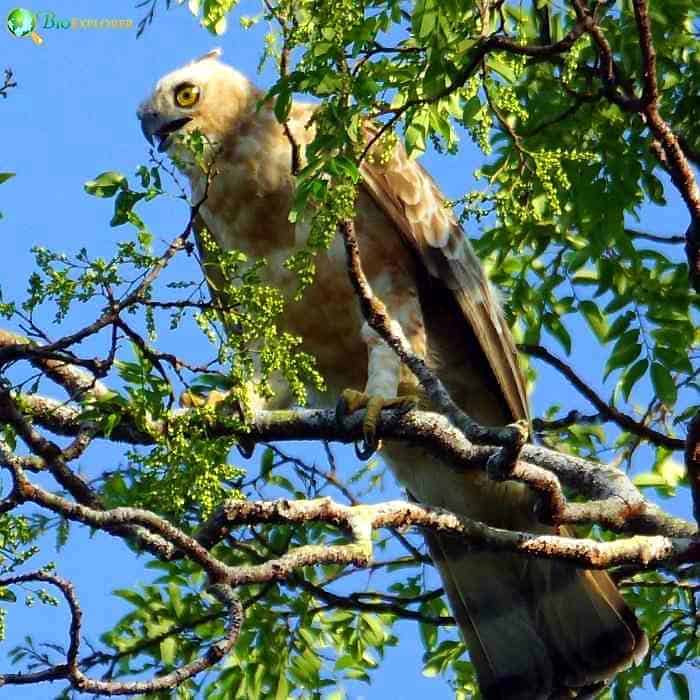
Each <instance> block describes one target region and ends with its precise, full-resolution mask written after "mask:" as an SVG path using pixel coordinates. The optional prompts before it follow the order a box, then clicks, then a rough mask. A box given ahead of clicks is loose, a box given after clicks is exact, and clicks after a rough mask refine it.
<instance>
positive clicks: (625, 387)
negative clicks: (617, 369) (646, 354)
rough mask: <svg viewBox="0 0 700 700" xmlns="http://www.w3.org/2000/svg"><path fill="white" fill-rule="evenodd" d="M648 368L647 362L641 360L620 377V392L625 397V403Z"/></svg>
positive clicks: (644, 359)
mask: <svg viewBox="0 0 700 700" xmlns="http://www.w3.org/2000/svg"><path fill="white" fill-rule="evenodd" d="M648 366H649V360H647V359H646V358H643V359H641V360H639V361H637V362H635V363H634V364H633V365H632V366H631V367H629V368H628V369H626V370H625V371H624V373H623V375H622V377H620V390H621V391H622V395H623V396H624V397H625V401H628V400H629V397H630V393H631V392H632V389H633V387H634V385H635V384H636V383H637V382H638V381H639V380H640V379H641V378H642V377H643V376H644V373H645V372H646V371H647V367H648Z"/></svg>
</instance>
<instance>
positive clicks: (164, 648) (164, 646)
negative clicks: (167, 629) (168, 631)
mask: <svg viewBox="0 0 700 700" xmlns="http://www.w3.org/2000/svg"><path fill="white" fill-rule="evenodd" d="M176 654H177V639H176V638H175V637H166V638H165V639H163V640H162V641H161V643H160V658H161V660H162V661H163V663H164V664H165V665H166V666H172V665H173V664H174V663H175V656H176Z"/></svg>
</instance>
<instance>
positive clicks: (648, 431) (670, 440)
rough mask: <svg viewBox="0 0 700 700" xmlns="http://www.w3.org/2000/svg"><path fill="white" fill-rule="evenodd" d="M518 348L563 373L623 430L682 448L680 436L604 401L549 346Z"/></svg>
mask: <svg viewBox="0 0 700 700" xmlns="http://www.w3.org/2000/svg"><path fill="white" fill-rule="evenodd" d="M518 350H520V351H521V352H524V353H525V354H526V355H530V356H531V357H536V358H538V359H540V360H543V361H544V362H546V363H547V364H548V365H551V366H552V367H554V368H555V369H556V370H558V371H559V372H560V373H561V374H563V375H564V376H565V377H566V378H567V379H568V380H569V382H570V383H571V385H572V386H573V387H574V388H575V389H576V390H577V391H578V392H579V393H580V394H581V395H582V396H584V397H585V398H586V399H587V400H588V401H589V402H590V403H591V404H592V405H593V406H594V407H595V408H596V410H597V411H598V413H599V414H600V415H601V416H602V417H603V418H605V419H607V420H610V421H613V422H614V423H616V424H617V425H619V426H620V427H621V428H622V429H623V430H626V431H628V432H630V433H632V434H634V435H638V436H639V437H641V438H644V439H645V440H648V441H649V442H651V443H653V444H654V445H659V446H661V447H666V448H668V449H670V450H682V449H683V448H684V446H685V443H684V441H683V440H681V439H680V438H674V437H671V436H670V435H665V434H664V433H660V432H658V430H654V429H653V428H650V427H649V426H647V425H644V423H640V422H639V421H636V420H634V418H632V417H631V416H628V415H627V414H626V413H622V412H621V411H618V410H617V409H616V408H615V407H614V406H611V405H610V404H609V403H608V402H607V401H604V400H603V399H602V398H601V397H600V396H598V394H596V392H595V391H593V389H591V387H590V384H588V383H586V382H585V381H584V380H583V379H581V378H580V377H579V376H578V375H577V374H576V372H574V370H573V368H572V367H571V366H570V365H567V364H566V363H565V362H564V361H562V360H560V359H559V358H558V357H557V356H556V355H553V354H552V353H551V352H549V350H547V348H545V347H542V346H541V345H528V344H520V345H518Z"/></svg>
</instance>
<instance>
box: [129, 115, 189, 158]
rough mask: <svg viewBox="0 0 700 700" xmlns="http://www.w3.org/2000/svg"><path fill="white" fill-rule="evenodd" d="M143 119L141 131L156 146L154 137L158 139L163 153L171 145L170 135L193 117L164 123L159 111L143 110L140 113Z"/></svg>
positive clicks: (159, 150)
mask: <svg viewBox="0 0 700 700" xmlns="http://www.w3.org/2000/svg"><path fill="white" fill-rule="evenodd" d="M138 117H139V120H140V121H141V131H142V132H143V135H144V136H145V137H146V141H148V143H150V144H151V146H155V145H156V144H155V142H154V139H157V140H158V152H159V153H162V152H163V151H165V150H166V149H167V148H168V146H169V145H170V135H171V134H173V133H175V132H176V131H179V130H180V129H182V127H183V126H185V124H187V123H189V122H190V121H192V118H191V117H182V118H181V119H174V120H173V121H170V122H165V123H163V121H162V118H161V116H160V115H159V114H158V113H157V112H142V113H139V115H138Z"/></svg>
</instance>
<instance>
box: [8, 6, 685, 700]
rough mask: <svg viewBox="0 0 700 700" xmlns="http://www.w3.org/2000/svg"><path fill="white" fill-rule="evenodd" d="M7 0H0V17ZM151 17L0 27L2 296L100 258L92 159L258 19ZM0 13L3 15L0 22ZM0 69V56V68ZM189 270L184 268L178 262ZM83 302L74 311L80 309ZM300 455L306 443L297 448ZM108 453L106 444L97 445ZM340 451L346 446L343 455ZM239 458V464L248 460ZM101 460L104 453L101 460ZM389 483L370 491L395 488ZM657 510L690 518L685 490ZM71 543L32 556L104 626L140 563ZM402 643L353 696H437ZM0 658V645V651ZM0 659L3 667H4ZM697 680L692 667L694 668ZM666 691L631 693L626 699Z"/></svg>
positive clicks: (591, 365) (127, 160)
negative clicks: (89, 255) (242, 23)
mask: <svg viewBox="0 0 700 700" xmlns="http://www.w3.org/2000/svg"><path fill="white" fill-rule="evenodd" d="M14 6H15V4H14V2H8V0H0V15H1V16H2V18H4V17H5V16H6V15H7V12H8V11H9V10H10V9H11V8H12V7H14ZM30 7H31V9H32V10H34V11H45V10H50V11H52V12H53V13H55V15H56V16H57V17H59V18H62V19H69V18H73V17H77V18H95V17H97V18H113V17H115V18H130V19H133V20H135V21H136V20H138V19H139V18H140V17H141V13H142V10H136V9H134V8H133V7H131V6H130V4H128V3H123V2H118V1H117V0H101V2H99V3H96V2H95V1H94V0H72V1H71V2H67V1H66V0H56V1H55V2H53V3H52V4H50V5H44V4H42V5H41V6H34V5H31V6H30ZM159 10H160V11H159V13H158V15H157V17H156V20H155V22H154V24H153V25H152V26H151V27H150V28H149V29H147V31H146V33H145V35H144V36H143V37H142V38H141V39H139V40H136V38H135V31H134V30H102V31H100V30H84V31H70V30H56V29H54V30H51V29H47V30H42V29H41V27H39V28H38V31H39V32H40V33H41V34H42V35H43V38H44V44H43V46H41V47H37V46H35V45H34V44H33V43H32V42H31V41H30V40H29V39H24V40H19V39H16V38H13V37H12V36H10V35H9V34H8V33H6V32H4V30H0V42H2V56H3V59H2V60H3V63H4V64H5V65H7V66H11V67H12V68H13V70H14V72H15V77H16V80H17V82H18V84H19V85H18V87H17V88H16V89H15V90H13V91H12V92H11V94H10V96H9V97H8V99H7V100H2V101H0V116H1V118H2V125H3V129H2V134H3V147H2V155H1V157H0V171H12V172H16V173H17V177H16V178H14V179H13V180H11V181H9V182H8V183H6V184H3V185H2V186H1V187H0V211H2V212H3V214H4V217H5V218H4V219H3V220H2V222H0V236H1V240H2V243H3V251H2V258H1V259H0V264H1V265H2V273H1V275H0V281H1V284H2V291H3V295H4V297H5V298H6V299H11V298H18V297H21V296H22V294H23V292H24V290H25V289H26V283H27V277H28V275H29V273H30V272H31V270H32V264H33V258H32V256H31V254H30V248H31V246H33V245H42V246H46V247H48V248H51V249H58V250H66V251H75V250H77V249H78V248H80V247H82V246H86V247H87V248H88V249H89V250H90V251H91V252H93V254H94V255H100V254H102V255H109V254H110V252H111V251H112V250H113V246H114V244H115V242H116V241H118V240H120V239H122V238H124V237H125V236H126V235H128V234H130V232H127V231H125V230H124V229H113V228H110V227H109V226H108V221H109V218H110V216H111V207H112V203H111V201H104V200H98V199H95V198H93V197H89V196H87V195H86V194H85V193H84V192H83V183H84V182H85V181H86V180H89V179H91V178H92V177H94V176H95V175H96V174H98V173H100V172H102V171H105V170H118V171H121V172H124V173H127V174H130V173H133V171H134V170H135V168H136V167H137V166H138V165H139V164H140V163H143V162H145V161H146V160H147V150H146V143H145V141H144V140H143V137H142V135H141V133H140V130H139V128H138V124H137V121H136V117H135V110H136V107H137V105H138V103H139V102H140V101H141V99H143V98H144V97H145V96H146V95H147V94H148V93H149V91H150V89H151V87H152V85H153V84H154V83H155V81H156V80H157V79H158V78H159V77H160V76H161V75H163V74H164V73H166V72H168V71H169V70H171V69H173V68H175V67H177V66H179V65H181V64H182V63H184V62H186V61H188V60H189V59H191V58H192V57H194V56H197V55H199V54H202V53H205V52H206V51H209V50H210V49H212V48H213V47H215V46H222V47H223V49H224V58H225V60H227V61H229V62H231V63H232V64H234V65H235V66H236V67H237V68H239V69H240V70H242V71H243V72H244V73H246V74H248V75H250V76H253V75H255V72H256V67H257V64H258V60H259V57H260V54H261V50H262V42H263V36H264V33H265V31H266V27H265V26H264V25H261V26H259V27H257V28H254V29H253V30H250V31H246V32H244V31H243V30H241V29H239V28H238V26H237V21H236V19H235V18H236V17H238V16H240V15H241V14H256V13H257V12H258V10H259V6H258V5H257V4H255V3H245V2H243V3H241V7H240V9H239V10H238V11H237V12H236V13H234V15H233V20H232V21H231V29H230V31H229V33H228V34H227V35H225V36H224V37H221V38H218V39H217V38H215V37H212V36H211V35H210V34H208V33H207V32H206V31H205V30H203V29H200V28H199V27H198V26H197V23H196V20H194V18H193V17H192V16H191V15H190V14H189V13H188V11H187V9H186V7H185V6H176V7H175V8H174V9H173V10H171V11H169V12H165V11H164V9H163V8H162V7H161V6H160V5H159ZM3 21H4V20H3ZM2 67H3V66H1V65H0V68H2ZM257 80H258V82H259V83H261V84H263V85H268V84H269V83H270V82H271V80H272V73H271V72H269V71H268V72H267V73H263V74H262V75H261V76H259V77H258V78H257ZM426 160H427V164H428V166H429V167H430V169H431V171H432V172H433V173H434V174H435V176H436V177H437V179H438V181H439V182H440V184H441V185H442V187H443V189H444V190H445V192H446V193H447V194H448V196H458V195H461V194H463V193H464V192H465V191H466V190H468V189H470V188H471V187H474V182H473V180H472V177H471V173H472V172H473V170H474V169H475V168H476V167H478V164H479V154H478V153H477V152H476V151H475V149H474V148H473V147H471V146H470V145H469V144H465V148H464V150H463V152H462V154H461V155H460V156H459V158H457V159H454V158H452V159H448V158H441V157H437V156H435V155H432V156H428V157H427V158H426ZM672 201H674V202H675V203H674V204H673V205H672V206H669V207H667V208H666V209H664V210H663V212H661V211H656V210H653V209H649V210H648V211H646V212H645V221H644V227H645V228H647V229H650V230H655V231H657V232H661V233H678V232H680V231H682V230H684V228H685V225H686V212H685V210H684V208H683V207H682V205H681V204H680V203H679V202H678V200H677V199H676V200H672ZM186 216H187V212H186V210H185V209H184V207H183V205H182V204H181V203H178V202H175V201H173V200H170V201H164V202H157V203H155V205H154V206H153V207H152V208H150V209H149V218H148V220H149V223H150V225H151V227H152V229H153V230H154V232H155V234H156V239H157V240H162V241H168V240H170V239H171V238H172V237H173V236H174V235H175V234H176V233H177V232H179V231H180V230H181V228H182V224H183V221H185V220H186ZM189 272H190V274H191V275H194V274H196V271H195V270H190V271H189ZM86 313H87V310H86ZM86 320H88V317H87V316H86V315H83V316H81V315H80V314H78V315H75V316H73V317H71V321H70V322H69V323H68V324H67V325H66V326H64V327H62V328H60V329H58V328H57V329H55V330H54V333H55V335H58V334H59V333H61V334H63V333H64V332H66V331H68V330H70V328H72V327H77V326H78V325H79V324H80V323H81V321H86ZM580 331H581V333H580V336H577V338H576V343H575V345H576V350H575V354H576V357H575V358H574V360H575V361H576V360H581V361H580V362H579V363H578V366H579V367H580V368H582V371H583V373H584V374H585V375H587V376H589V377H590V378H591V379H592V383H593V384H594V385H595V386H598V383H597V379H596V378H597V377H598V376H599V375H598V371H597V369H598V368H597V365H596V364H595V359H596V358H595V356H594V354H593V353H592V352H591V350H592V348H593V345H592V344H591V341H590V339H589V338H588V336H587V334H586V332H585V330H584V329H583V328H580ZM540 387H541V388H540V389H539V390H538V392H536V394H535V397H534V405H535V413H537V408H538V407H539V408H542V407H543V406H545V405H546V404H547V403H548V398H550V397H549V396H548V395H547V392H551V391H552V387H555V391H556V395H557V398H558V399H559V400H560V401H561V402H562V403H563V404H564V405H568V404H571V405H572V406H576V407H581V408H583V409H584V410H587V409H588V407H587V406H586V405H585V403H584V402H583V401H582V400H580V399H579V398H578V396H576V395H575V394H574V393H573V391H572V390H571V389H570V388H569V387H568V385H566V384H565V383H563V382H562V381H561V380H560V379H559V378H558V377H556V376H555V375H552V374H551V373H549V372H546V371H545V372H544V373H543V375H542V381H541V384H540ZM300 453H301V454H309V453H307V452H306V451H305V449H301V450H300ZM104 454H105V458H107V456H109V458H111V459H116V455H115V454H114V453H109V452H105V453H104ZM343 454H345V453H343ZM254 465H255V463H254V462H251V464H250V466H251V467H254ZM103 466H104V467H105V468H109V464H105V465H103ZM396 494H397V490H396V488H395V487H390V488H389V489H388V491H387V493H386V494H379V495H377V499H379V498H382V497H395V496H396ZM663 505H664V506H665V507H667V508H670V509H671V510H672V511H673V512H675V513H678V514H680V515H684V516H686V517H687V516H689V515H690V507H689V499H688V497H687V494H686V493H682V494H680V495H679V497H678V498H677V499H676V500H675V501H673V502H672V503H671V502H668V501H666V502H664V504H663ZM73 535H74V538H73V539H72V541H71V544H70V545H69V546H68V547H67V548H66V549H65V550H64V551H63V552H62V553H61V554H60V555H55V554H53V553H50V552H49V553H47V554H46V555H45V557H44V561H45V560H49V559H56V560H57V561H58V562H59V565H58V569H59V573H61V574H62V575H64V576H67V577H69V578H73V579H75V580H76V581H77V584H78V593H79V595H80V598H81V601H82V603H83V606H84V608H85V611H86V620H87V622H86V632H87V633H88V634H90V635H92V636H93V638H94V637H96V636H97V635H99V633H100V632H102V631H104V630H105V629H106V628H107V627H108V626H109V625H110V624H111V623H113V622H114V621H115V620H116V619H117V618H118V617H119V615H121V614H123V613H124V612H125V607H124V606H123V604H121V603H120V602H119V601H118V600H113V599H111V598H109V597H108V596H107V594H108V593H109V591H111V590H113V589H115V588H120V587H126V586H129V585H133V584H134V583H136V582H138V581H145V580H147V579H148V578H149V574H148V572H147V571H145V570H144V569H143V568H142V564H143V561H139V560H135V559H134V557H133V555H132V554H131V553H130V552H128V551H127V549H126V548H125V547H124V546H122V545H121V544H120V543H117V542H115V541H114V540H113V539H111V538H108V537H106V536H103V535H97V536H95V537H93V538H91V537H90V536H89V533H87V532H85V531H84V530H80V531H79V530H78V529H77V528H74V530H73ZM10 612H11V614H10V615H9V618H8V624H9V626H10V635H9V639H8V640H7V641H6V642H5V643H4V646H5V649H6V650H7V649H9V648H10V647H11V646H12V645H13V644H14V643H16V642H17V641H18V640H20V639H21V638H22V637H23V636H24V635H25V634H27V633H31V634H33V635H35V636H36V637H37V638H45V639H46V640H47V641H62V640H63V639H64V638H65V619H66V617H65V612H64V611H63V610H59V611H58V612H53V611H47V610H46V609H45V608H43V607H36V608H34V609H33V610H29V609H25V608H24V607H20V606H17V607H16V609H13V610H11V611H10ZM398 629H399V630H400V631H401V635H402V640H403V643H402V644H401V645H400V647H399V648H398V649H395V650H392V651H391V652H390V653H389V655H388V658H387V660H386V662H385V665H384V667H383V668H382V670H381V671H380V673H378V674H375V676H374V678H373V683H372V685H371V686H369V687H364V686H362V687H359V686H352V687H351V689H350V695H351V697H353V698H358V699H359V698H367V699H378V698H385V697H391V698H397V699H401V698H406V699H410V698H417V697H435V698H438V697H447V696H448V692H449V691H448V689H447V687H446V686H445V685H444V683H442V682H440V681H436V680H433V679H430V680H429V679H425V678H423V677H422V676H421V674H420V668H421V664H420V654H421V651H420V648H419V645H418V641H417V637H416V633H415V630H414V628H413V626H412V625H409V624H407V623H404V624H402V625H401V626H400V627H399V628H398ZM0 656H4V655H3V654H0ZM2 670H3V671H5V670H8V671H9V670H14V669H10V668H8V667H7V666H6V665H3V666H2ZM696 678H697V677H696ZM50 693H51V690H50V689H49V688H47V687H42V688H33V689H27V688H1V689H0V695H2V696H4V697H11V698H18V699H28V698H44V697H50ZM667 696H668V697H670V693H668V692H667V691H664V692H663V693H661V694H657V693H653V692H649V693H646V692H640V693H639V694H638V695H637V696H636V697H638V698H640V700H641V699H642V698H651V697H657V698H661V697H667Z"/></svg>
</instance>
